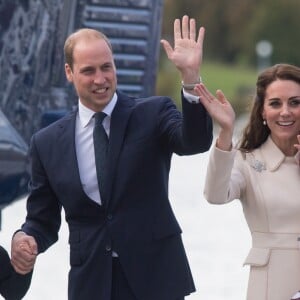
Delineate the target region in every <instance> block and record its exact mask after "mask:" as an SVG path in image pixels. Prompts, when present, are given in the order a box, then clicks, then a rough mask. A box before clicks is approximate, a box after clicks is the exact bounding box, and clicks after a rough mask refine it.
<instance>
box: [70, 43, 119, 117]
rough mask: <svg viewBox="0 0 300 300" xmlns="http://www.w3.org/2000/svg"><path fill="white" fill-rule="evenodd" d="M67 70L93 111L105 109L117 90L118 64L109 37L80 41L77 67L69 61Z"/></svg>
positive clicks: (77, 52)
mask: <svg viewBox="0 0 300 300" xmlns="http://www.w3.org/2000/svg"><path fill="white" fill-rule="evenodd" d="M65 71H66V76H67V79H68V81H69V82H72V83H73V84H74V87H75V90H76V92H77V94H78V96H79V98H80V100H81V102H82V104H83V105H85V106H86V107H88V108H90V109H91V110H93V111H96V112H97V111H102V110H103V108H104V107H105V106H106V105H107V104H108V103H109V102H110V100H111V99H112V97H113V94H114V93H115V91H116V86H117V76H116V67H115V64H114V60H113V55H112V52H111V50H110V48H109V46H108V45H107V43H106V42H105V40H102V39H89V40H84V39H83V40H79V41H78V42H77V43H76V45H75V47H74V51H73V70H72V69H71V67H70V66H69V65H68V64H65Z"/></svg>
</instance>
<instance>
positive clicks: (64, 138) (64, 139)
mask: <svg viewBox="0 0 300 300" xmlns="http://www.w3.org/2000/svg"><path fill="white" fill-rule="evenodd" d="M77 111H78V109H75V110H74V111H72V112H71V113H70V114H69V115H68V116H66V117H65V118H64V119H62V120H61V123H60V124H59V129H60V131H59V134H58V145H59V146H58V151H59V156H58V157H60V159H61V161H63V162H64V169H65V174H64V176H68V177H71V178H72V181H73V182H74V189H77V187H78V188H79V189H78V191H76V193H77V192H80V193H84V191H83V188H82V184H81V180H80V175H79V169H78V163H77V156H76V147H75V124H76V115H77Z"/></svg>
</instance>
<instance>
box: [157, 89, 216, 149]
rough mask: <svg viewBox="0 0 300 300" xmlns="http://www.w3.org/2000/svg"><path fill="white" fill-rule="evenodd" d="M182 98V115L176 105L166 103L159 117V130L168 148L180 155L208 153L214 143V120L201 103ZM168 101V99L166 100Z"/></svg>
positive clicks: (169, 102)
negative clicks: (193, 102)
mask: <svg viewBox="0 0 300 300" xmlns="http://www.w3.org/2000/svg"><path fill="white" fill-rule="evenodd" d="M181 96H182V113H180V112H179V111H178V110H177V108H176V106H175V105H174V103H173V102H172V101H171V100H169V101H165V105H164V106H163V108H162V111H161V112H160V114H159V116H160V118H159V123H160V124H159V128H160V132H161V134H162V136H163V140H164V141H168V147H169V149H170V150H171V151H172V152H175V153H176V154H178V155H191V154H197V153H201V152H205V151H208V150H209V148H210V146H211V143H212V138H213V135H212V120H211V117H210V116H209V114H208V113H207V111H206V109H205V108H204V106H203V105H202V104H201V103H198V104H192V103H189V102H188V101H187V100H186V99H185V98H184V96H183V94H181ZM165 99H168V98H165Z"/></svg>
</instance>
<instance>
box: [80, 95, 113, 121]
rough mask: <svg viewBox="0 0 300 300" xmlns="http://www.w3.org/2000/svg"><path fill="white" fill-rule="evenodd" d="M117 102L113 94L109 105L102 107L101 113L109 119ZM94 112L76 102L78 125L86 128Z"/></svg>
mask: <svg viewBox="0 0 300 300" xmlns="http://www.w3.org/2000/svg"><path fill="white" fill-rule="evenodd" d="M117 100H118V96H117V94H116V93H114V95H113V97H112V99H111V100H110V101H109V103H108V104H107V105H106V106H105V107H104V109H103V112H105V113H106V114H107V115H108V116H109V117H111V114H112V111H113V110H114V108H115V106H116V103H117ZM94 114H95V112H94V111H93V110H91V109H89V108H88V107H86V106H85V105H83V104H82V102H81V101H80V99H79V101H78V116H79V120H80V123H81V125H82V127H86V126H87V125H88V124H89V122H90V121H91V119H92V118H93V116H94Z"/></svg>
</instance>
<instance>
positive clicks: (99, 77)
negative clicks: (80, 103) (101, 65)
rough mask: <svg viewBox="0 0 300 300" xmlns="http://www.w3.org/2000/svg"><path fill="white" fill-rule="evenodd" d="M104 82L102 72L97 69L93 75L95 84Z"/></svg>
mask: <svg viewBox="0 0 300 300" xmlns="http://www.w3.org/2000/svg"><path fill="white" fill-rule="evenodd" d="M104 82H105V77H104V76H103V73H102V72H101V71H100V70H98V71H97V72H96V74H95V77H94V83H96V84H103V83H104Z"/></svg>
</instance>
